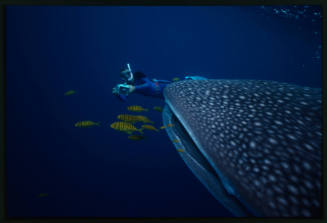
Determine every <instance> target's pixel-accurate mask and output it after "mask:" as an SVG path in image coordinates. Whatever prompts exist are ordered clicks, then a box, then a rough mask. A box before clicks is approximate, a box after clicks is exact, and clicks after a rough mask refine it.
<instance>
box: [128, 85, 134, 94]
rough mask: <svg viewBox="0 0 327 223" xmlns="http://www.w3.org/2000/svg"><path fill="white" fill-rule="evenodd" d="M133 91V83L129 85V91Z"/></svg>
mask: <svg viewBox="0 0 327 223" xmlns="http://www.w3.org/2000/svg"><path fill="white" fill-rule="evenodd" d="M133 91H135V87H134V86H133V85H129V93H132V92H133Z"/></svg>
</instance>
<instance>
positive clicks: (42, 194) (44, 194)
mask: <svg viewBox="0 0 327 223" xmlns="http://www.w3.org/2000/svg"><path fill="white" fill-rule="evenodd" d="M47 196H48V193H40V194H38V197H47Z"/></svg>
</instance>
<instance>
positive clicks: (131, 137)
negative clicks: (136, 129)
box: [128, 135, 144, 141]
mask: <svg viewBox="0 0 327 223" xmlns="http://www.w3.org/2000/svg"><path fill="white" fill-rule="evenodd" d="M128 138H129V139H131V140H135V141H137V140H142V139H144V136H143V135H130V136H128Z"/></svg>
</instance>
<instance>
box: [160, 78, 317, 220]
mask: <svg viewBox="0 0 327 223" xmlns="http://www.w3.org/2000/svg"><path fill="white" fill-rule="evenodd" d="M164 97H165V102H166V107H165V109H164V112H163V122H164V124H168V123H172V122H173V123H174V125H173V127H171V128H166V131H167V133H168V136H169V138H170V139H171V140H172V141H173V140H174V139H175V140H176V139H178V140H179V142H180V143H174V145H175V147H176V148H177V149H181V148H182V149H184V150H185V152H180V153H179V154H180V155H181V157H182V159H183V160H184V161H185V163H186V164H187V166H188V167H189V168H190V169H191V171H192V172H193V173H194V174H195V175H196V176H197V178H198V179H199V180H200V181H201V182H202V183H203V184H204V186H205V187H206V188H207V189H208V190H209V191H210V192H211V194H212V195H213V196H214V197H215V198H216V199H217V200H218V201H219V202H220V203H221V204H222V205H223V206H225V207H226V208H227V209H228V210H229V211H230V212H232V213H233V214H234V215H235V216H239V217H242V216H251V215H254V216H259V217H321V216H322V210H321V195H322V189H321V182H322V178H321V172H322V170H321V166H322V105H321V89H319V88H309V87H302V86H297V85H292V84H287V83H280V82H276V81H261V80H225V79H222V80H221V79H217V80H216V79H211V80H185V81H180V82H175V83H172V84H169V85H168V86H167V87H166V88H165V90H164Z"/></svg>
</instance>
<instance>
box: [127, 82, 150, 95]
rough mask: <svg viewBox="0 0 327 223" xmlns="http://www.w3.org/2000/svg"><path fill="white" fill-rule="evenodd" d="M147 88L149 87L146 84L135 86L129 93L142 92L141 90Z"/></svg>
mask: <svg viewBox="0 0 327 223" xmlns="http://www.w3.org/2000/svg"><path fill="white" fill-rule="evenodd" d="M148 87H149V85H148V83H145V84H140V85H135V86H133V87H132V88H131V89H130V90H131V91H130V93H132V92H137V91H142V90H144V89H146V88H148Z"/></svg>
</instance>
